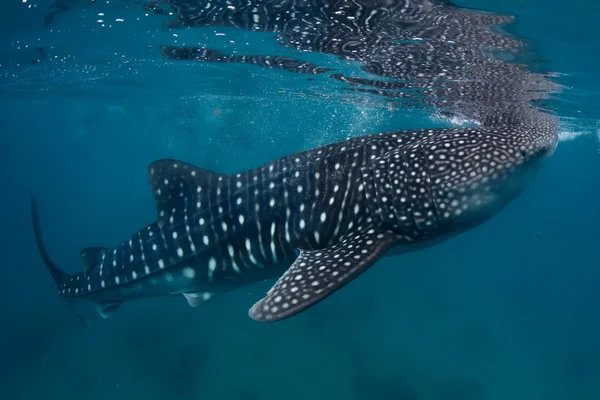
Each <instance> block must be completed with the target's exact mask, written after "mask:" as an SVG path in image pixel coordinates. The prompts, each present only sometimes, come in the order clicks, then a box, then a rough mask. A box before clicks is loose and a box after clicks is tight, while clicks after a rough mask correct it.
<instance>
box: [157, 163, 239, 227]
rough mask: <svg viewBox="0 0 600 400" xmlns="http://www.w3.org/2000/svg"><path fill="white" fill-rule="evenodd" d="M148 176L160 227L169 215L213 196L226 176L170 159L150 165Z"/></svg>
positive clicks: (200, 204)
mask: <svg viewBox="0 0 600 400" xmlns="http://www.w3.org/2000/svg"><path fill="white" fill-rule="evenodd" d="M148 177H149V179H150V186H151V187H152V193H153V194H154V200H155V201H156V211H157V212H158V226H159V227H160V228H161V229H162V227H163V226H165V224H166V223H167V221H168V220H169V218H170V217H171V216H173V215H174V214H177V213H181V212H182V211H183V210H184V209H185V208H186V207H201V206H202V203H204V202H205V201H206V200H208V199H209V198H210V196H211V195H214V193H215V192H216V190H217V188H218V185H219V184H226V179H227V178H228V176H227V175H221V174H217V173H215V172H211V171H208V170H206V169H202V168H198V167H196V166H193V165H191V164H188V163H185V162H182V161H178V160H173V159H162V160H158V161H155V162H153V163H152V164H150V166H149V167H148Z"/></svg>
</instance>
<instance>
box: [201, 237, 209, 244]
mask: <svg viewBox="0 0 600 400" xmlns="http://www.w3.org/2000/svg"><path fill="white" fill-rule="evenodd" d="M202 241H203V242H204V244H205V245H207V246H208V236H206V235H204V236H203V237H202Z"/></svg>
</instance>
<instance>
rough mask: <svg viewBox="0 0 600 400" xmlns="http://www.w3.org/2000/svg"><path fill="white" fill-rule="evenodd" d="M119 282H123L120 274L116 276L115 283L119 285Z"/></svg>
mask: <svg viewBox="0 0 600 400" xmlns="http://www.w3.org/2000/svg"><path fill="white" fill-rule="evenodd" d="M119 282H121V279H119V277H118V276H115V283H116V284H117V285H118V284H119Z"/></svg>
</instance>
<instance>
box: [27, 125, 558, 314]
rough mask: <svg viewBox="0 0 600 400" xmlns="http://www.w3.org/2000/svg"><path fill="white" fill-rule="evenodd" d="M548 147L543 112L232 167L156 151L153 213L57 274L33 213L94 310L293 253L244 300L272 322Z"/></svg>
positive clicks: (225, 276)
mask: <svg viewBox="0 0 600 400" xmlns="http://www.w3.org/2000/svg"><path fill="white" fill-rule="evenodd" d="M517 132H518V135H516V133H517ZM555 144H556V130H555V129H554V127H553V125H552V117H550V116H548V117H547V120H545V121H544V120H541V119H540V120H539V121H538V123H537V124H532V125H521V126H510V127H509V126H507V127H496V128H493V129H492V128H465V129H441V130H416V131H400V132H390V133H384V134H375V135H369V136H365V137H360V138H355V139H350V140H347V141H344V142H340V143H336V144H332V145H327V146H324V147H320V148H316V149H313V150H308V151H305V152H302V153H298V154H294V155H291V156H288V157H284V158H281V159H278V160H275V161H273V162H271V163H268V164H266V165H263V166H261V167H258V168H255V169H252V170H250V171H247V172H244V173H240V174H235V175H220V174H216V173H213V172H210V171H206V170H203V169H200V168H197V167H194V166H192V165H190V164H186V163H183V162H181V161H177V160H160V161H157V162H155V163H153V164H151V165H150V168H149V177H150V183H151V186H152V190H153V192H154V196H155V200H156V203H157V211H158V220H157V222H156V223H153V224H151V225H149V226H147V227H145V228H144V229H142V230H140V231H139V232H138V233H136V234H135V235H133V236H132V237H131V238H130V239H128V240H126V241H125V242H123V243H122V244H121V245H119V246H117V247H116V248H114V249H102V248H92V249H86V250H84V251H83V252H82V256H83V258H84V261H85V264H86V268H85V271H83V272H81V273H78V274H75V275H70V276H67V275H65V274H64V273H62V272H60V270H59V269H58V268H57V267H56V266H54V264H53V263H52V262H51V261H49V260H50V259H49V257H48V256H47V252H46V251H45V249H44V248H43V243H42V242H41V234H40V232H39V223H36V224H37V226H38V229H36V237H37V238H38V244H39V245H40V249H41V250H42V254H43V255H44V259H45V260H46V263H47V264H49V268H50V270H51V272H52V274H53V276H54V278H55V280H56V281H57V284H58V291H59V293H60V294H61V295H63V296H67V297H77V298H86V299H89V300H91V301H92V302H94V303H96V304H97V305H98V307H99V309H100V310H101V312H102V313H103V314H108V313H109V311H112V310H113V309H115V308H116V307H117V306H118V305H119V304H120V303H121V302H123V301H126V300H131V299H135V298H141V297H148V296H159V295H168V294H178V293H182V294H184V295H185V297H186V298H187V299H188V302H189V303H190V304H191V305H199V304H201V303H202V302H203V301H205V300H208V299H210V298H211V297H213V296H214V295H216V294H218V293H221V292H225V291H229V290H231V289H234V288H236V287H239V286H242V285H245V284H248V283H251V282H255V281H258V280H263V279H267V278H273V277H277V276H279V275H281V273H282V272H283V271H285V270H286V268H288V267H289V266H290V264H292V265H291V267H289V269H287V272H285V274H284V275H283V277H282V278H280V280H279V281H278V282H277V284H276V285H275V286H274V287H273V289H272V290H271V291H270V292H269V294H268V295H267V296H266V297H265V298H264V299H263V300H261V301H260V302H258V303H257V304H256V305H255V306H254V307H253V308H252V309H251V311H250V316H251V317H252V318H254V319H257V320H261V321H272V320H279V319H282V318H285V317H288V316H290V315H293V314H295V313H297V312H299V311H301V310H303V309H305V308H307V307H309V306H310V305H312V304H314V303H316V302H318V301H319V300H321V299H322V298H324V297H326V296H327V295H329V294H331V293H332V292H333V291H335V290H337V289H338V288H340V287H341V286H343V285H345V284H346V283H347V282H349V281H351V280H352V279H353V278H355V277H356V276H357V275H358V274H360V273H361V272H363V271H364V270H365V269H366V268H368V267H369V266H370V265H372V264H373V263H374V262H375V261H376V260H377V259H379V258H380V257H381V256H383V254H384V253H385V252H386V251H387V250H388V249H390V248H392V247H396V246H398V247H399V248H400V249H401V250H402V249H403V248H404V249H406V250H410V249H411V248H412V247H414V246H415V245H419V244H424V245H427V244H428V243H430V242H437V241H439V240H442V239H444V238H447V237H450V236H452V235H455V234H457V233H460V232H462V231H464V230H467V229H469V228H472V227H474V226H476V225H478V224H480V223H482V222H484V221H486V220H487V219H488V218H490V217H491V216H493V215H495V214H496V213H497V212H498V211H499V210H500V209H502V208H503V207H504V206H505V205H506V204H507V203H508V202H509V201H510V200H512V199H513V198H514V197H515V196H516V195H517V194H518V193H519V192H520V191H521V190H522V189H523V187H524V186H525V185H526V183H527V182H528V177H529V174H530V172H531V171H534V170H535V166H537V164H539V161H540V160H541V159H542V158H544V156H546V155H548V154H549V153H551V152H552V151H553V149H554V146H555ZM34 218H35V221H37V213H36V211H35V209H34Z"/></svg>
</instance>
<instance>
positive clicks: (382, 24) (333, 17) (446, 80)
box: [162, 0, 559, 125]
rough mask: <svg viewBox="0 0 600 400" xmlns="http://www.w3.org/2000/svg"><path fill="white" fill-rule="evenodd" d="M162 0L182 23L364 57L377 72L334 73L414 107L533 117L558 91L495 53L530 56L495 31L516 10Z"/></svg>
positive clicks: (264, 61)
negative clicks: (534, 107) (272, 35)
mask: <svg viewBox="0 0 600 400" xmlns="http://www.w3.org/2000/svg"><path fill="white" fill-rule="evenodd" d="M162 3H168V4H170V5H171V6H172V7H173V9H174V10H175V11H176V15H177V18H178V19H177V24H179V25H181V26H187V27H201V26H230V27H237V28H241V29H246V30H251V31H260V32H276V33H278V34H279V37H278V38H279V40H278V43H280V44H282V45H284V46H286V47H291V48H294V49H297V50H300V51H311V52H321V53H326V54H333V55H336V56H338V57H340V58H341V59H343V60H352V61H358V62H361V63H362V69H363V70H364V71H366V72H369V73H371V74H372V75H373V78H369V79H365V78H356V77H352V76H345V75H342V74H335V75H333V76H332V77H333V78H335V79H338V80H340V81H343V82H346V83H348V84H349V85H351V89H352V90H354V91H364V92H368V93H373V94H379V95H382V96H386V97H390V98H394V99H397V100H402V101H404V102H406V104H408V105H411V106H414V105H418V104H421V105H428V106H433V107H436V108H439V109H442V110H445V112H448V113H450V114H451V115H456V116H460V117H463V118H466V119H469V120H476V121H480V122H482V123H484V124H489V125H494V124H496V123H498V122H499V121H502V122H508V121H520V120H522V119H523V118H525V119H527V118H529V117H530V116H531V115H532V111H531V110H528V111H525V112H524V113H520V111H519V110H520V109H522V108H523V107H531V105H530V104H528V103H529V102H531V101H537V100H543V99H545V98H547V97H548V95H549V93H551V92H555V91H557V90H558V88H559V87H558V85H556V84H554V83H553V82H551V81H549V80H547V79H546V77H545V76H542V75H540V74H537V73H533V72H531V71H527V70H526V69H525V68H524V67H523V66H521V65H518V64H509V63H507V62H504V61H502V60H501V59H502V57H495V55H502V54H505V55H508V54H509V53H510V57H503V58H514V57H515V56H516V55H518V54H524V51H525V49H524V45H523V43H522V42H521V41H519V40H517V39H516V38H514V37H510V36H508V35H506V34H502V33H501V32H500V31H499V30H497V29H496V28H495V27H496V26H497V25H501V24H505V23H508V22H511V21H512V20H513V17H511V16H507V15H495V14H489V13H482V12H477V11H474V10H466V9H461V8H458V7H455V6H453V5H451V4H449V3H448V2H446V1H439V0H401V1H400V0H356V1H352V2H350V1H334V0H326V1H317V0H307V1H302V2H298V1H294V0H274V1H269V2H259V1H256V2H254V1H246V0H230V1H227V2H224V1H212V2H200V1H198V0H163V1H162ZM168 49H169V51H168V52H164V53H165V55H167V56H169V57H172V58H180V59H196V60H202V61H206V62H215V61H217V62H240V60H242V57H243V56H236V57H232V56H225V55H221V56H220V57H217V56H216V55H218V54H219V53H218V52H215V51H214V50H211V49H199V50H197V51H198V52H199V53H201V54H200V55H201V56H200V57H196V55H195V54H192V53H190V51H189V50H186V48H180V49H179V50H178V48H176V47H172V46H171V47H168ZM173 54H179V55H180V56H179V57H173V56H172V55H173ZM186 54H187V56H185V55H186ZM196 54H198V53H196ZM211 54H212V55H213V56H207V55H211ZM270 57H272V56H261V60H260V62H255V63H254V64H257V65H263V66H270V65H272V64H274V63H272V62H270V60H269V58H270ZM295 63H302V61H301V60H296V61H295ZM316 68H318V66H314V67H313V70H316ZM377 76H379V77H385V78H386V79H385V80H380V79H377ZM389 78H392V79H389Z"/></svg>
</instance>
